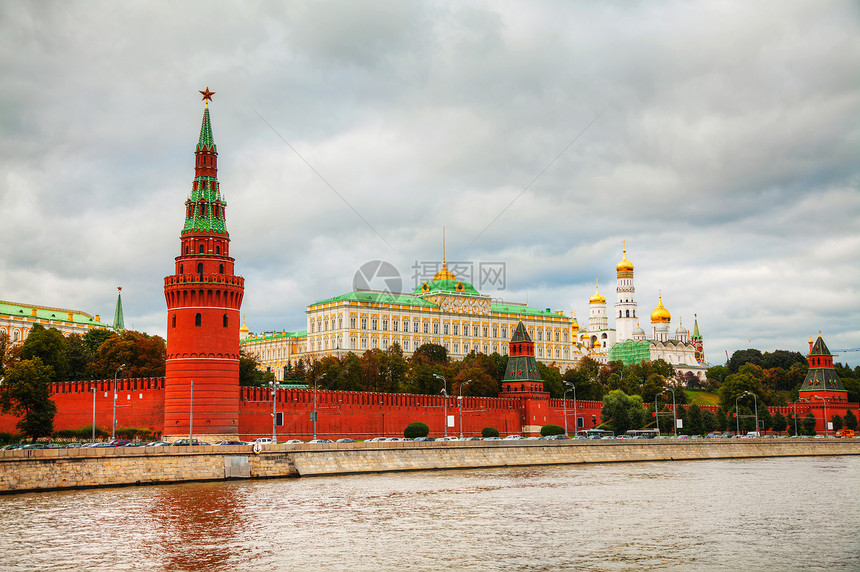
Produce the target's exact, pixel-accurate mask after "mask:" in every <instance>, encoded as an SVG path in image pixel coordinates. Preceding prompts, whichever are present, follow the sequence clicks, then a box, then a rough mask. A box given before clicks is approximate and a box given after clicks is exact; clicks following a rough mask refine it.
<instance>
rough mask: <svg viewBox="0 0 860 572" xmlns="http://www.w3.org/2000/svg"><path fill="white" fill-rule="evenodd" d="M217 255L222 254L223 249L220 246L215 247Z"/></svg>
mask: <svg viewBox="0 0 860 572" xmlns="http://www.w3.org/2000/svg"><path fill="white" fill-rule="evenodd" d="M215 254H221V247H220V246H216V247H215Z"/></svg>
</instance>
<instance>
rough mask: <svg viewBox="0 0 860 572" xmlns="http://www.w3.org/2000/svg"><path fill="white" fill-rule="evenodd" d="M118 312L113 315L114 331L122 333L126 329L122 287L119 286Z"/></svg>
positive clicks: (117, 296)
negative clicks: (123, 314)
mask: <svg viewBox="0 0 860 572" xmlns="http://www.w3.org/2000/svg"><path fill="white" fill-rule="evenodd" d="M116 289H117V295H116V311H115V312H114V314H113V329H114V330H116V331H117V332H121V331H123V330H124V329H125V319H124V318H123V316H122V286H117V287H116Z"/></svg>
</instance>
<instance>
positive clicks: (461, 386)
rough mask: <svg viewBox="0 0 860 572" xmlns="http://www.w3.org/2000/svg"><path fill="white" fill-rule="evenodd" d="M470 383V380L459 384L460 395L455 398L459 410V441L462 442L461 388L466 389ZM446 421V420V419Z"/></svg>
mask: <svg viewBox="0 0 860 572" xmlns="http://www.w3.org/2000/svg"><path fill="white" fill-rule="evenodd" d="M470 383H472V380H471V379H470V380H469V381H466V382H464V383H461V384H460V389H459V392H460V395H459V396H457V401H458V405H459V407H458V409H459V410H460V440H461V441H462V440H463V388H464V387H466V386H467V385H469V384H470ZM446 421H447V419H446Z"/></svg>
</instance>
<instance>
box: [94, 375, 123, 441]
mask: <svg viewBox="0 0 860 572" xmlns="http://www.w3.org/2000/svg"><path fill="white" fill-rule="evenodd" d="M124 367H125V364H122V365H121V366H119V367H118V368H116V373H115V374H113V420H112V422H111V427H110V439H111V441H113V440H114V439H116V378H117V376H118V375H119V371H120V370H121V369H122V368H124ZM95 399H96V397H95V394H93V401H95Z"/></svg>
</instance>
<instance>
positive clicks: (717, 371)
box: [705, 365, 729, 386]
mask: <svg viewBox="0 0 860 572" xmlns="http://www.w3.org/2000/svg"><path fill="white" fill-rule="evenodd" d="M727 375H729V370H728V368H727V367H725V366H722V365H715V366H713V367H709V368H708V369H707V371H706V372H705V377H707V378H708V381H711V382H713V383H714V384H715V385H716V386H719V385H720V384H721V383H723V380H725V379H726V376H727Z"/></svg>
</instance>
